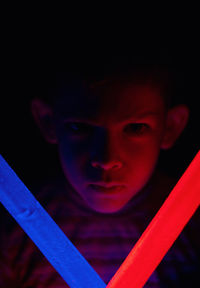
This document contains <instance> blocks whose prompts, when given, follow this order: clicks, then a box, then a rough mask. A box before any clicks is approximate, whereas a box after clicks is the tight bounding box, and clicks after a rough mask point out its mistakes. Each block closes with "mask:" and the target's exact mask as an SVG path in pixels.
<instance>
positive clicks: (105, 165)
mask: <svg viewBox="0 0 200 288" xmlns="http://www.w3.org/2000/svg"><path fill="white" fill-rule="evenodd" d="M91 164H92V167H94V168H100V169H103V170H113V169H114V170H118V169H120V168H121V167H122V163H121V162H120V161H117V160H116V161H107V162H101V161H95V160H93V161H92V162H91Z"/></svg>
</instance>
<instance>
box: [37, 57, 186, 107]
mask: <svg viewBox="0 0 200 288" xmlns="http://www.w3.org/2000/svg"><path fill="white" fill-rule="evenodd" d="M182 72H183V71H181V69H177V66H175V65H173V64H172V63H170V61H169V59H163V58H160V57H157V58H155V57H149V58H148V57H130V56H127V57H121V58H118V59H116V57H109V58H106V57H105V58H104V59H89V60H88V59H87V60H85V61H83V62H81V63H80V62H79V63H78V64H77V63H68V65H66V67H64V68H62V69H61V68H60V67H52V69H50V71H45V72H44V73H43V76H42V77H40V84H39V87H40V88H39V89H38V93H37V96H38V97H40V98H41V99H43V100H44V101H46V102H48V103H49V104H50V105H53V103H54V100H55V99H56V97H58V96H59V94H60V93H61V90H62V89H63V87H65V89H68V90H69V91H70V90H71V89H73V87H75V86H79V85H82V83H83V82H84V83H85V82H86V83H88V84H93V85H95V84H97V83H101V82H102V81H103V80H105V79H110V81H113V80H114V79H115V81H116V80H118V79H120V80H123V81H137V82H140V83H146V82H147V81H148V82H149V81H150V83H152V84H154V85H159V86H160V88H161V93H162V95H163V96H164V99H165V100H166V104H167V106H173V105H176V104H178V103H184V102H185V99H184V98H183V95H184V93H183V91H184V83H185V82H186V81H184V76H183V73H182ZM44 75H45V77H44Z"/></svg>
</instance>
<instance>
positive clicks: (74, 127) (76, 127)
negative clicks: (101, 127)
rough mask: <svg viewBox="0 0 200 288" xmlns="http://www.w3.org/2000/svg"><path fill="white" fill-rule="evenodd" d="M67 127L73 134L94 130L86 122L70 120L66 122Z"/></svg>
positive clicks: (83, 133)
mask: <svg viewBox="0 0 200 288" xmlns="http://www.w3.org/2000/svg"><path fill="white" fill-rule="evenodd" d="M65 127H66V129H67V131H68V133H70V134H72V135H86V134H89V133H91V132H92V127H91V126H90V125H88V124H85V123H79V122H70V123H65Z"/></svg>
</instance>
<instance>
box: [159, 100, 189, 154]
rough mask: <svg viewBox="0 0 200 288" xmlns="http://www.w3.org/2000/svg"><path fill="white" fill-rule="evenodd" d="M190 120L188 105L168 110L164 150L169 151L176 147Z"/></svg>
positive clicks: (163, 141) (162, 144)
mask: <svg viewBox="0 0 200 288" xmlns="http://www.w3.org/2000/svg"><path fill="white" fill-rule="evenodd" d="M188 118H189V108H188V107H187V106H186V105H182V104H181V105H177V106H174V107H172V108H170V109H169V110H168V112H167V119H166V127H165V133H164V137H163V140H162V143H161V148H162V149H169V148H171V147H172V146H173V145H174V143H175V142H176V140H177V139H178V137H179V136H180V135H181V133H182V131H183V130H184V128H185V126H186V125H187V122H188Z"/></svg>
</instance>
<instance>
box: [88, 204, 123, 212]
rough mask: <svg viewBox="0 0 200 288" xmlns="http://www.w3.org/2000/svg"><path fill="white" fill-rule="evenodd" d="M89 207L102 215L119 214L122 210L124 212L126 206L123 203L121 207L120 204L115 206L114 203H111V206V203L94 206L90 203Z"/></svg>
mask: <svg viewBox="0 0 200 288" xmlns="http://www.w3.org/2000/svg"><path fill="white" fill-rule="evenodd" d="M88 205H89V206H90V208H91V209H92V210H93V211H96V212H98V213H101V214H112V213H117V212H119V211H120V210H122V209H123V208H124V206H125V204H124V203H121V205H120V204H118V205H113V204H112V203H110V205H109V203H105V204H104V205H98V204H96V205H94V204H91V203H88Z"/></svg>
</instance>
